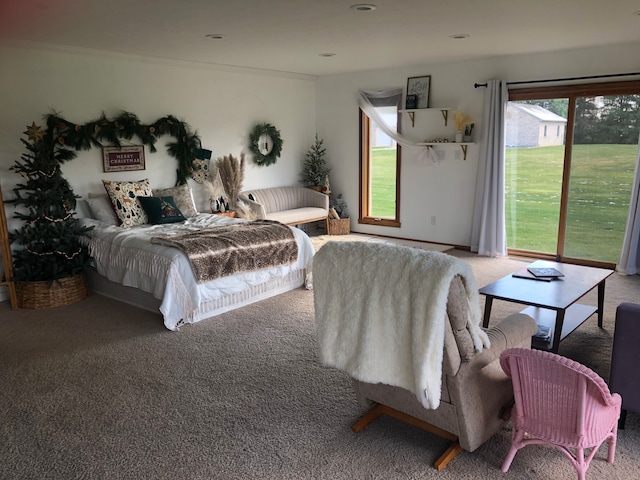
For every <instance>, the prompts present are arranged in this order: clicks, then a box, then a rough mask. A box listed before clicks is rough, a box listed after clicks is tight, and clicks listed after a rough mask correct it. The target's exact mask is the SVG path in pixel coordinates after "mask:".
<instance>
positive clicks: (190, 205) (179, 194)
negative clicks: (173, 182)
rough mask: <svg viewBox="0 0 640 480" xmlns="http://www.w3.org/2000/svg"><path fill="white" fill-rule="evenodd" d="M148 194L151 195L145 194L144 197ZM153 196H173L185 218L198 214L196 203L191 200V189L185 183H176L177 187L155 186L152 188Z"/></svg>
mask: <svg viewBox="0 0 640 480" xmlns="http://www.w3.org/2000/svg"><path fill="white" fill-rule="evenodd" d="M148 196H151V195H145V197H148ZM153 196H154V197H173V201H174V202H175V203H176V206H177V207H178V208H179V209H180V211H181V212H182V215H184V216H185V217H187V218H189V217H195V216H196V215H197V214H198V210H197V209H196V204H195V202H194V201H193V195H192V194H191V189H190V188H189V185H187V184H186V183H185V184H184V185H178V186H177V187H171V188H156V189H154V190H153Z"/></svg>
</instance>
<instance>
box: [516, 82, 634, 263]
mask: <svg viewBox="0 0 640 480" xmlns="http://www.w3.org/2000/svg"><path fill="white" fill-rule="evenodd" d="M510 99H511V101H510V102H509V105H508V110H507V125H506V144H507V156H506V166H505V167H506V168H505V171H506V178H505V182H506V184H505V190H506V199H505V200H506V202H505V204H506V219H507V242H508V243H507V244H508V246H509V248H510V249H511V250H519V251H526V252H534V253H537V254H539V255H541V256H549V257H552V258H553V257H555V258H557V259H561V260H569V261H571V260H573V261H577V262H579V263H591V264H607V265H613V264H615V263H616V262H617V260H618V257H619V255H620V249H621V247H622V239H623V235H624V228H625V223H626V218H627V211H628V208H629V200H630V196H631V189H632V183H633V175H634V169H635V162H636V158H637V153H638V137H639V126H640V83H639V82H619V83H615V84H598V85H583V86H575V87H551V88H546V89H526V90H514V91H512V92H510Z"/></svg>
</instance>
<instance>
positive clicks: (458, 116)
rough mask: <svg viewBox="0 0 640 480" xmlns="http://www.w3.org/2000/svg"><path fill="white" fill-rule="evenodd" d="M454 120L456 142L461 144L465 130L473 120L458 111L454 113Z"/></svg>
mask: <svg viewBox="0 0 640 480" xmlns="http://www.w3.org/2000/svg"><path fill="white" fill-rule="evenodd" d="M452 120H453V124H454V126H455V127H456V137H455V138H456V139H455V142H456V143H460V142H462V135H463V131H464V130H465V127H466V126H467V125H469V124H471V122H472V119H471V117H470V116H469V115H467V114H466V113H464V112H461V111H460V110H456V111H455V112H453V117H452Z"/></svg>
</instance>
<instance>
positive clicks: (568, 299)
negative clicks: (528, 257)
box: [480, 260, 613, 309]
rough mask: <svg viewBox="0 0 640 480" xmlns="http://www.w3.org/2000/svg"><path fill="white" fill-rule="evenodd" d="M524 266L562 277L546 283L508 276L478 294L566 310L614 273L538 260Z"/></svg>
mask: <svg viewBox="0 0 640 480" xmlns="http://www.w3.org/2000/svg"><path fill="white" fill-rule="evenodd" d="M527 266H530V267H553V268H555V269H557V270H559V271H560V272H562V273H563V274H564V277H560V278H558V279H555V280H552V281H550V282H545V281H541V280H533V279H527V278H518V277H514V276H512V275H507V276H506V277H502V278H501V279H499V280H497V281H495V282H493V283H490V284H489V285H486V286H484V287H482V288H481V289H480V294H482V295H487V296H490V297H493V298H497V299H500V300H507V301H509V302H516V303H522V304H525V305H533V306H538V307H546V308H551V309H566V308H567V307H569V306H570V305H572V304H573V303H575V302H576V301H577V300H578V299H580V298H581V297H583V296H584V295H585V294H586V293H588V292H589V291H590V290H592V289H593V288H594V287H596V286H597V285H598V284H600V283H601V282H602V281H604V280H606V279H607V278H608V277H609V276H610V275H611V274H613V270H608V269H605V268H596V267H585V266H582V265H571V264H567V263H558V262H550V261H546V260H538V261H535V262H533V263H531V264H529V265H527Z"/></svg>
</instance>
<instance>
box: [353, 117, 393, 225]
mask: <svg viewBox="0 0 640 480" xmlns="http://www.w3.org/2000/svg"><path fill="white" fill-rule="evenodd" d="M359 112H360V115H359V125H360V200H359V205H358V209H359V212H358V223H359V224H362V225H377V226H380V227H394V228H400V226H401V223H400V158H401V157H402V153H401V147H400V145H397V147H396V212H395V218H380V217H374V216H371V215H369V211H370V208H371V205H370V203H369V199H370V198H371V181H370V179H371V172H370V164H371V162H370V159H369V145H370V140H371V121H370V119H369V117H368V116H367V115H366V113H364V112H363V111H362V110H359Z"/></svg>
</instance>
